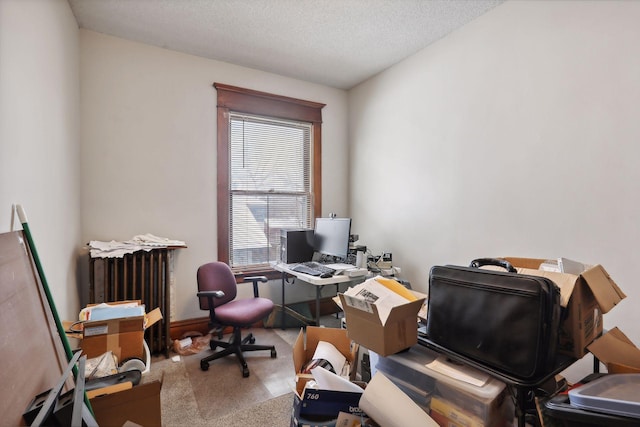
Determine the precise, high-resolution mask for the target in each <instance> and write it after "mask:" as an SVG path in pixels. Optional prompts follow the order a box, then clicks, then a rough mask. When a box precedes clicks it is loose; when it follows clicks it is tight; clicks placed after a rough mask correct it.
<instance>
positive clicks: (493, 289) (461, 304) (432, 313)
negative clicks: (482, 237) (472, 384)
mask: <svg viewBox="0 0 640 427" xmlns="http://www.w3.org/2000/svg"><path fill="white" fill-rule="evenodd" d="M486 264H494V265H500V266H502V267H504V268H506V269H508V270H509V271H495V270H486V269H480V268H478V267H481V266H483V265H486ZM471 265H472V266H471V267H459V266H451V265H447V266H434V267H432V268H431V271H430V274H429V298H428V311H427V325H426V335H427V338H428V340H429V341H430V342H431V343H432V344H435V347H436V349H439V350H444V352H445V353H449V354H450V355H454V356H459V357H458V358H459V359H460V360H462V361H468V362H472V364H475V365H476V366H478V367H482V368H485V370H488V371H490V372H494V373H496V374H498V375H504V376H506V377H507V378H510V379H515V380H516V381H519V380H522V381H523V382H527V381H532V380H535V379H536V378H542V377H544V376H545V375H546V374H547V373H549V372H551V371H552V369H553V368H554V364H555V359H556V347H557V342H558V330H559V324H560V317H561V307H560V290H559V288H558V286H557V285H556V284H555V283H553V281H551V280H549V279H547V278H544V277H536V276H528V275H523V274H518V273H517V272H516V270H515V268H513V267H512V266H511V264H509V263H508V262H507V261H504V260H497V259H478V260H474V261H473V262H472V264H471Z"/></svg>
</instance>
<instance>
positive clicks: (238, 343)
mask: <svg viewBox="0 0 640 427" xmlns="http://www.w3.org/2000/svg"><path fill="white" fill-rule="evenodd" d="M255 342H256V339H255V337H254V336H253V334H252V333H249V334H248V335H247V336H246V337H244V338H242V335H241V329H240V328H239V327H235V328H233V339H232V340H231V342H226V341H218V340H213V339H212V340H211V341H210V342H209V347H211V350H215V349H216V348H217V347H222V348H223V350H220V351H218V352H217V353H213V354H211V355H209V356H207V357H205V358H203V359H201V360H200V369H202V370H203V371H207V370H208V369H209V362H211V361H213V360H216V359H220V358H221V357H225V356H228V355H230V354H235V355H236V357H237V358H238V360H239V361H240V365H241V366H242V376H243V377H244V378H247V377H248V376H249V367H248V366H247V362H246V361H245V359H244V355H243V354H242V353H243V352H245V351H259V350H271V358H272V359H274V358H276V357H277V356H278V354H277V352H276V347H275V346H273V345H259V344H254V343H255Z"/></svg>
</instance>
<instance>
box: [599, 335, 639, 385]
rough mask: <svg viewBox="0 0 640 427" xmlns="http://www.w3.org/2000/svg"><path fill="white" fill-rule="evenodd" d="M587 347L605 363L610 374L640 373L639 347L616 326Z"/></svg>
mask: <svg viewBox="0 0 640 427" xmlns="http://www.w3.org/2000/svg"><path fill="white" fill-rule="evenodd" d="M587 348H588V349H589V351H590V352H591V353H592V354H593V355H594V356H595V357H597V358H598V359H599V360H600V361H601V362H602V363H604V364H605V366H606V367H607V371H608V372H609V373H610V374H637V373H640V349H639V348H638V347H636V346H635V344H634V343H633V342H632V341H631V340H630V339H629V338H627V336H626V335H625V334H624V333H622V331H621V330H620V329H618V328H613V329H612V330H610V331H609V332H607V333H606V334H604V335H603V336H601V337H600V338H598V339H596V340H595V341H594V342H592V343H591V344H590V345H589V346H588V347H587Z"/></svg>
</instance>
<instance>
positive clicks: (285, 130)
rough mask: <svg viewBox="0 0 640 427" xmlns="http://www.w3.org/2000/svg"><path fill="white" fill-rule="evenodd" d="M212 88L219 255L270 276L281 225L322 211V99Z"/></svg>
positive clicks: (305, 222)
mask: <svg viewBox="0 0 640 427" xmlns="http://www.w3.org/2000/svg"><path fill="white" fill-rule="evenodd" d="M214 87H215V88H216V89H217V91H218V136H217V138H218V163H217V164H218V187H217V188H218V200H217V202H218V258H219V259H220V260H221V261H224V262H227V263H229V265H230V266H231V268H232V269H233V270H234V271H235V272H236V273H242V272H251V273H252V274H255V273H256V272H261V273H262V274H268V273H269V270H271V269H270V267H269V261H274V260H277V259H278V255H279V251H280V230H281V229H282V228H311V227H313V221H314V218H315V217H316V216H319V212H321V198H320V194H321V186H320V185H321V183H320V181H321V174H320V167H321V162H320V154H321V147H322V145H321V139H320V138H321V109H322V107H324V104H318V103H315V102H309V101H302V100H297V99H293V98H287V97H283V96H278V95H271V94H267V93H263V92H257V91H252V90H248V89H242V88H237V87H233V86H227V85H222V84H220V83H215V84H214Z"/></svg>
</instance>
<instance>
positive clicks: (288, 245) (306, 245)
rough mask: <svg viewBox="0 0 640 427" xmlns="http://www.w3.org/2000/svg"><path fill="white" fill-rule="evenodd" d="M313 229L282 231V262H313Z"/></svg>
mask: <svg viewBox="0 0 640 427" xmlns="http://www.w3.org/2000/svg"><path fill="white" fill-rule="evenodd" d="M313 251H314V248H313V229H297V230H281V233H280V261H282V262H284V263H285V264H293V263H296V262H305V261H311V259H312V258H313Z"/></svg>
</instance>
